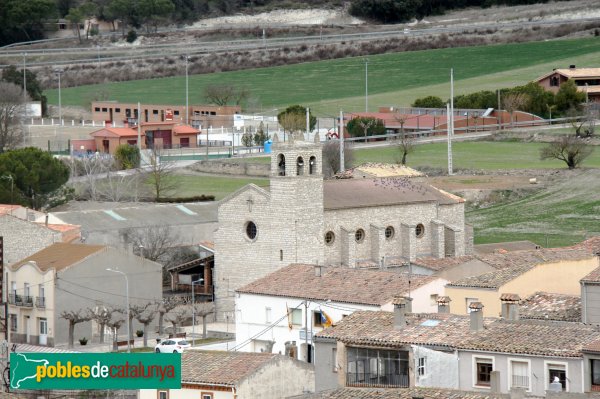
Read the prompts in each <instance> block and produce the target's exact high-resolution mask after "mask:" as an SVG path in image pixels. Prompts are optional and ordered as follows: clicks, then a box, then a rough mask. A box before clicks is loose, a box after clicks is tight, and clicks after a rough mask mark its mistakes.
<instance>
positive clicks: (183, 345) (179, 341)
mask: <svg viewBox="0 0 600 399" xmlns="http://www.w3.org/2000/svg"><path fill="white" fill-rule="evenodd" d="M189 347H191V345H190V343H189V342H187V341H186V340H185V338H168V339H163V340H162V341H161V342H160V343H159V344H157V345H156V346H155V347H154V351H155V352H156V353H182V352H183V350H184V349H187V348H189Z"/></svg>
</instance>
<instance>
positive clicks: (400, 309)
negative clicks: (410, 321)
mask: <svg viewBox="0 0 600 399" xmlns="http://www.w3.org/2000/svg"><path fill="white" fill-rule="evenodd" d="M392 303H393V304H394V328H395V329H401V328H404V327H406V314H407V313H411V312H412V298H407V297H397V298H395V299H394V300H393V301H392Z"/></svg>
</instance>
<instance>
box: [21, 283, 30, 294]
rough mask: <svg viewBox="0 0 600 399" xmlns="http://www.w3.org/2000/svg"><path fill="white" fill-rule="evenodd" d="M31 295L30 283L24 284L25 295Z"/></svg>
mask: <svg viewBox="0 0 600 399" xmlns="http://www.w3.org/2000/svg"><path fill="white" fill-rule="evenodd" d="M29 294H30V292H29V283H24V284H23V295H25V296H30V295H29Z"/></svg>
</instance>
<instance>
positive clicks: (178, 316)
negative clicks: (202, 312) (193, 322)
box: [165, 306, 190, 334]
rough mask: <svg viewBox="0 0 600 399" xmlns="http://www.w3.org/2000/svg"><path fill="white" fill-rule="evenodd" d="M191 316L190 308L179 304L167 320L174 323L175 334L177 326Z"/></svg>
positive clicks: (168, 315)
mask: <svg viewBox="0 0 600 399" xmlns="http://www.w3.org/2000/svg"><path fill="white" fill-rule="evenodd" d="M189 317H190V309H189V308H188V307H187V306H179V307H176V308H175V309H173V310H171V312H169V313H168V314H167V316H166V317H165V320H166V321H168V322H169V323H171V324H173V334H176V333H177V326H180V325H181V324H183V322H184V321H186V320H187V319H188V318H189Z"/></svg>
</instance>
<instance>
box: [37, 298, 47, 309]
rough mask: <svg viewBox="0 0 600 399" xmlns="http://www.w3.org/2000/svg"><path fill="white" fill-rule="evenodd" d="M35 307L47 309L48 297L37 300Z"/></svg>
mask: <svg viewBox="0 0 600 399" xmlns="http://www.w3.org/2000/svg"><path fill="white" fill-rule="evenodd" d="M35 307H36V308H39V309H44V308H45V307H46V297H43V296H38V297H36V298H35Z"/></svg>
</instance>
